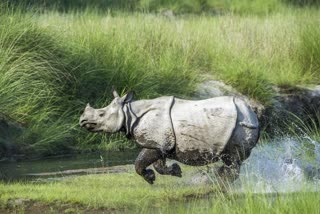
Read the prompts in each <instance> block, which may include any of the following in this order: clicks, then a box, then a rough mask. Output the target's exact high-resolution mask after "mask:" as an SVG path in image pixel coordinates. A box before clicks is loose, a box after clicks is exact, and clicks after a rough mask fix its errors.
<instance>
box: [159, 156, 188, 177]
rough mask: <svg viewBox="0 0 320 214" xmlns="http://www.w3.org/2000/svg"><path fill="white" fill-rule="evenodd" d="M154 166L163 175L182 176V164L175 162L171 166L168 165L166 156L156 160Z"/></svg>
mask: <svg viewBox="0 0 320 214" xmlns="http://www.w3.org/2000/svg"><path fill="white" fill-rule="evenodd" d="M153 167H154V169H155V170H156V171H157V172H158V173H159V174H161V175H172V176H177V177H182V175H181V168H180V166H179V165H178V164H177V163H173V164H172V165H171V166H167V165H166V159H165V158H162V159H159V160H157V161H156V162H154V163H153Z"/></svg>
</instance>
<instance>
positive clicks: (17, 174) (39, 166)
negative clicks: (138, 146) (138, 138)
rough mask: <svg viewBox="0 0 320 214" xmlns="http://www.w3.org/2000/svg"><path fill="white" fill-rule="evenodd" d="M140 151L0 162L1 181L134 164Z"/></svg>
mask: <svg viewBox="0 0 320 214" xmlns="http://www.w3.org/2000/svg"><path fill="white" fill-rule="evenodd" d="M138 152H139V151H126V152H105V153H90V154H78V155H72V156H64V157H56V158H48V159H42V160H35V161H17V162H14V161H7V162H0V180H4V181H11V180H29V179H34V178H36V176H29V175H28V174H36V173H44V172H60V171H65V170H70V169H87V168H99V167H108V166H116V165H124V164H132V163H133V162H134V160H135V158H136V157H137V154H138Z"/></svg>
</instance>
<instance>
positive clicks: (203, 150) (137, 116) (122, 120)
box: [79, 90, 259, 184]
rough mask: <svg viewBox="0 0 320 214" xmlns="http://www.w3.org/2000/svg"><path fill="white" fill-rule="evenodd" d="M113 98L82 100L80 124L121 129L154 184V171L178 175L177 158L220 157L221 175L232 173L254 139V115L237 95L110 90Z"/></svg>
mask: <svg viewBox="0 0 320 214" xmlns="http://www.w3.org/2000/svg"><path fill="white" fill-rule="evenodd" d="M113 96H114V99H113V100H112V102H111V103H110V104H109V105H108V106H106V107H104V108H100V109H94V108H92V107H91V106H90V105H89V104H87V106H86V108H85V110H84V112H83V114H82V115H81V116H80V121H79V123H80V126H81V127H84V128H86V129H87V130H88V131H90V132H106V133H115V132H120V131H122V132H125V134H126V135H127V136H128V137H129V138H133V139H134V140H135V141H136V143H138V144H139V145H140V146H141V147H142V148H143V149H142V151H141V152H140V154H139V155H138V157H137V159H136V161H135V170H136V172H137V173H138V174H139V175H141V176H142V177H143V178H144V179H145V180H146V181H147V182H149V183H150V184H153V182H154V181H155V173H154V171H153V170H152V169H147V167H148V166H150V165H151V164H153V167H154V169H155V170H156V171H157V172H158V173H159V174H164V175H172V176H178V177H181V168H180V166H179V165H178V164H177V163H173V164H171V165H170V166H167V165H166V159H167V158H168V159H173V160H176V161H178V162H181V163H184V164H187V165H194V166H200V165H206V164H209V163H213V162H216V161H219V160H222V162H223V163H224V165H223V166H222V167H221V168H220V169H219V170H218V172H219V174H220V175H230V172H231V171H232V172H233V174H232V175H233V176H234V177H235V178H236V177H237V176H238V174H239V171H240V165H241V163H242V162H243V161H244V160H245V159H247V158H248V157H249V155H250V152H251V150H252V148H253V147H254V146H255V145H256V143H257V141H258V139H259V123H258V119H257V115H256V114H255V113H254V112H253V111H252V110H251V109H250V107H248V106H247V105H246V103H245V101H243V100H242V99H240V98H237V97H231V96H222V97H216V98H210V99H205V100H196V101H195V100H184V99H179V98H176V97H174V96H163V97H159V98H155V99H149V100H137V101H134V100H133V93H132V92H129V93H128V94H126V95H124V96H122V97H120V96H119V94H118V93H117V92H116V91H115V90H113Z"/></svg>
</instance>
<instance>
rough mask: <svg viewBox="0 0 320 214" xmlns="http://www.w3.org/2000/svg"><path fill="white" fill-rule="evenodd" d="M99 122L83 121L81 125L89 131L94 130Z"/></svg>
mask: <svg viewBox="0 0 320 214" xmlns="http://www.w3.org/2000/svg"><path fill="white" fill-rule="evenodd" d="M96 126H97V123H82V124H81V127H83V128H86V129H87V130H88V131H94V129H95V128H96Z"/></svg>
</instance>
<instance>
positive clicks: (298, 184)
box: [235, 137, 320, 192]
mask: <svg viewBox="0 0 320 214" xmlns="http://www.w3.org/2000/svg"><path fill="white" fill-rule="evenodd" d="M319 185H320V144H319V143H318V142H316V141H314V140H312V139H311V138H309V137H305V138H304V139H303V140H302V142H301V139H300V140H297V139H294V138H289V137H286V138H279V139H275V140H273V141H272V142H268V143H264V144H260V145H257V147H256V148H254V149H253V150H252V153H251V156H250V157H249V158H248V159H247V160H246V161H245V162H244V164H243V166H242V168H241V175H240V179H239V180H238V181H237V182H236V183H235V187H236V190H237V191H250V192H294V191H319V190H320V189H319Z"/></svg>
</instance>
